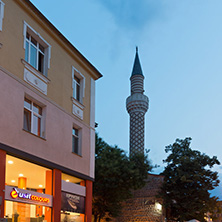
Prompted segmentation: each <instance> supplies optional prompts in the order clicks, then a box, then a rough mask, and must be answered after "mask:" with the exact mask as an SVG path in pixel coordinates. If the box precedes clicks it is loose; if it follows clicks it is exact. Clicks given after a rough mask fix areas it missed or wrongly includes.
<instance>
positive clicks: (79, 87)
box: [72, 67, 85, 103]
mask: <svg viewBox="0 0 222 222" xmlns="http://www.w3.org/2000/svg"><path fill="white" fill-rule="evenodd" d="M72 88H73V98H74V99H75V100H77V101H78V102H80V103H82V102H83V97H84V90H85V77H84V76H83V75H82V74H81V73H80V72H79V71H78V70H77V69H75V68H74V67H72Z"/></svg>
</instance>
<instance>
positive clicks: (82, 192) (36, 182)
mask: <svg viewBox="0 0 222 222" xmlns="http://www.w3.org/2000/svg"><path fill="white" fill-rule="evenodd" d="M4 165H5V167H4V168H5V183H4V184H5V185H4V189H3V190H4V198H3V201H2V203H0V206H1V205H3V208H1V209H2V212H4V214H3V215H2V217H3V216H4V218H5V219H7V221H8V222H52V221H53V222H55V221H61V222H85V221H87V202H89V203H90V201H87V183H89V182H88V181H86V180H83V179H80V178H77V177H74V176H72V175H69V174H65V173H63V172H62V171H61V170H57V169H50V168H46V167H43V166H40V165H38V164H34V163H31V162H29V161H26V160H23V159H20V158H17V157H14V156H11V155H8V154H6V156H5V164H4ZM1 169H2V168H1ZM2 172H4V170H2ZM2 185H3V183H2ZM90 185H91V184H90ZM88 212H90V208H89V207H88Z"/></svg>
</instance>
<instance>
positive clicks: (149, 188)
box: [115, 48, 165, 222]
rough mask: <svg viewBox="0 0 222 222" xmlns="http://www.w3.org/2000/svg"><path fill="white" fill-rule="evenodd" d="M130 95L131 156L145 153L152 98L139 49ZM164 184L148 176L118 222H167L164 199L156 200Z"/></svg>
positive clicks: (128, 106)
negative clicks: (147, 91) (145, 133)
mask: <svg viewBox="0 0 222 222" xmlns="http://www.w3.org/2000/svg"><path fill="white" fill-rule="evenodd" d="M130 82H131V94H130V96H129V97H128V98H127V99H126V108H127V111H128V113H129V116H130V156H131V155H133V154H135V153H138V152H139V153H144V128H145V127H144V120H145V114H146V112H147V110H148V108H149V99H148V97H147V96H146V95H145V94H144V75H143V72H142V68H141V64H140V60H139V54H138V48H136V55H135V60H134V65H133V70H132V74H131V77H130ZM162 182H163V176H161V175H155V174H149V175H148V178H147V181H146V185H145V186H144V187H143V188H142V189H140V190H136V191H133V197H132V198H131V199H128V200H127V201H126V202H124V203H123V210H122V214H121V215H120V217H118V218H116V219H115V221H116V222H117V221H118V222H140V221H146V222H162V221H165V216H164V209H163V207H162V201H161V199H158V198H157V197H156V195H157V193H158V191H159V189H160V186H161V184H162Z"/></svg>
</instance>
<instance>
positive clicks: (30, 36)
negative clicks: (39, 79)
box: [23, 22, 51, 76]
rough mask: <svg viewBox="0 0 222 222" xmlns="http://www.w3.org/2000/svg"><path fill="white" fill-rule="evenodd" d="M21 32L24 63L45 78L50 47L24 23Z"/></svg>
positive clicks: (48, 65) (48, 64) (48, 63)
mask: <svg viewBox="0 0 222 222" xmlns="http://www.w3.org/2000/svg"><path fill="white" fill-rule="evenodd" d="M23 32H24V33H23V35H24V49H25V61H26V62H27V63H29V64H30V65H31V66H32V67H34V68H35V69H37V70H38V71H39V72H41V73H42V74H43V75H44V76H47V71H48V69H49V68H50V54H51V46H50V45H49V44H48V43H47V42H46V41H45V40H44V39H43V38H42V37H41V35H40V34H39V33H37V32H36V31H35V30H34V29H32V28H31V27H30V26H29V25H28V24H27V23H26V22H24V31H23Z"/></svg>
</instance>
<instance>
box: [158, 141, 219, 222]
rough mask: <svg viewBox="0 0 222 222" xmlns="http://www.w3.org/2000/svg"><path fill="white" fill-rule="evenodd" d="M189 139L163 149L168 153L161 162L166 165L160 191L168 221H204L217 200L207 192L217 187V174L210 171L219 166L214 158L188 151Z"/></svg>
mask: <svg viewBox="0 0 222 222" xmlns="http://www.w3.org/2000/svg"><path fill="white" fill-rule="evenodd" d="M190 143H191V138H185V139H184V140H181V139H176V142H175V143H174V144H173V145H169V146H166V149H165V151H166V153H168V152H169V153H170V154H169V156H168V157H167V158H166V160H164V162H165V163H167V166H166V167H165V170H164V172H163V173H162V175H164V176H165V177H164V183H163V185H162V188H161V191H160V197H162V198H163V201H164V205H165V208H166V209H168V210H169V211H168V212H169V213H168V214H167V218H168V219H170V220H176V221H188V220H191V219H197V220H199V221H205V219H204V217H205V215H206V213H211V212H212V213H213V210H214V209H215V208H216V203H217V199H218V198H217V197H215V196H213V197H211V196H210V193H209V191H210V190H213V189H214V188H215V187H216V186H218V184H219V180H218V173H217V172H213V171H212V170H211V169H212V167H213V166H214V165H215V164H217V165H219V164H220V162H219V161H218V160H217V157H216V156H213V157H212V158H210V157H209V156H207V155H206V154H204V153H203V154H201V153H200V152H199V151H197V150H192V149H191V148H190Z"/></svg>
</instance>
